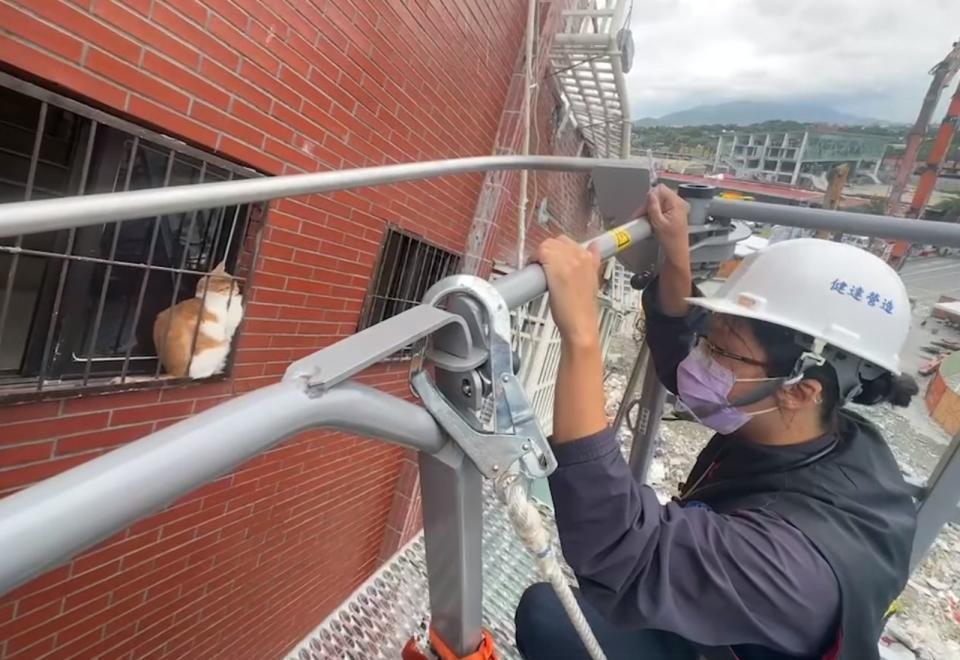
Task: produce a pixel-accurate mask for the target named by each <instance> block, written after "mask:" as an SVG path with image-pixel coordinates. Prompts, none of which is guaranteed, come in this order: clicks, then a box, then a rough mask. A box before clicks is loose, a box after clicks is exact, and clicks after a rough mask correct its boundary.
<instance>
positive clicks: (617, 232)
mask: <svg viewBox="0 0 960 660" xmlns="http://www.w3.org/2000/svg"><path fill="white" fill-rule="evenodd" d="M610 235H611V236H613V240H615V241H616V242H617V250H622V249H623V248H625V247H627V246H628V245H630V243H631V242H632V239H631V238H630V232H628V231H627V230H626V229H614V230H613V231H611V232H610Z"/></svg>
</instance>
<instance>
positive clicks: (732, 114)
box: [634, 101, 877, 127]
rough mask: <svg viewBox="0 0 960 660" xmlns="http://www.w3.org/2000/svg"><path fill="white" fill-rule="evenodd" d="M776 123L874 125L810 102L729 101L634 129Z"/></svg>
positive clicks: (648, 121) (642, 122)
mask: <svg viewBox="0 0 960 660" xmlns="http://www.w3.org/2000/svg"><path fill="white" fill-rule="evenodd" d="M774 119H779V120H783V121H797V122H802V123H805V124H842V125H857V126H862V125H866V124H874V123H877V122H876V120H871V119H867V118H864V117H857V116H856V115H851V114H848V113H845V112H840V111H839V110H835V109H833V108H831V107H829V106H826V105H821V104H818V103H811V102H797V103H783V102H772V101H729V102H726V103H713V104H709V105H698V106H696V107H693V108H688V109H686V110H680V111H678V112H671V113H669V114H666V115H663V116H662V117H645V118H643V119H638V120H636V121H635V122H634V125H636V126H638V127H646V126H705V125H710V124H734V125H739V126H746V125H749V124H758V123H760V122H764V121H770V120H774Z"/></svg>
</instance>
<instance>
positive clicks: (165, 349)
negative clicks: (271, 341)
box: [153, 262, 243, 378]
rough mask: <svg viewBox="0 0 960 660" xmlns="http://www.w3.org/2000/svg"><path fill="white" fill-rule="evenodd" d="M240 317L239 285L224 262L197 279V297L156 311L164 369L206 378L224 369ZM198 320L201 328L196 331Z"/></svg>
mask: <svg viewBox="0 0 960 660" xmlns="http://www.w3.org/2000/svg"><path fill="white" fill-rule="evenodd" d="M204 291H206V296H204ZM241 318H243V296H241V295H240V286H239V285H238V284H237V283H236V282H235V281H234V280H233V279H232V278H231V277H230V274H229V273H227V271H226V270H225V266H224V263H222V262H221V263H220V264H218V265H217V267H216V268H214V269H213V270H212V271H210V274H209V275H207V276H206V277H203V278H201V279H200V281H199V282H197V293H196V297H195V298H190V299H188V300H183V301H181V302H179V303H177V304H176V305H174V306H173V307H169V308H167V309H165V310H163V311H162V312H160V313H159V314H157V318H156V320H155V321H154V322H153V343H154V345H155V346H156V348H157V355H158V356H159V358H160V363H161V364H162V365H163V368H164V370H165V371H166V372H167V373H168V374H170V375H171V376H176V377H177V378H184V377H186V376H189V377H190V378H206V377H208V376H212V375H214V374H218V373H220V372H222V371H223V369H224V367H225V366H226V364H227V356H228V355H229V354H230V342H231V340H232V339H233V335H234V333H235V332H236V331H237V326H238V325H240V319H241ZM198 321H199V322H200V331H199V332H196V328H197V322H198ZM195 333H196V337H197V341H196V346H195V348H194V351H193V359H192V360H191V359H190V347H191V346H192V345H193V337H194V334H195ZM164 335H166V336H164Z"/></svg>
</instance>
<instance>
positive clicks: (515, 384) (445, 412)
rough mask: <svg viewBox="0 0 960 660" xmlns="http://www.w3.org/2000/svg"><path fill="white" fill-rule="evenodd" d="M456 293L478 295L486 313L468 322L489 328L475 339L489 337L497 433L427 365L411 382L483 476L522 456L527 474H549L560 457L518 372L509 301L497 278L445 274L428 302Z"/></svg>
mask: <svg viewBox="0 0 960 660" xmlns="http://www.w3.org/2000/svg"><path fill="white" fill-rule="evenodd" d="M456 294H460V295H463V296H467V297H469V298H470V299H472V300H474V301H475V302H476V303H477V304H478V306H479V308H480V312H481V313H482V314H483V315H484V316H485V318H484V319H482V320H481V322H479V323H473V324H468V325H470V326H471V327H474V329H475V331H477V332H478V333H483V334H485V336H482V337H476V338H475V344H482V343H485V344H486V346H487V350H488V359H487V361H486V366H487V368H489V378H490V382H491V385H492V391H493V394H492V395H493V402H494V430H493V433H488V432H485V431H482V430H480V429H478V428H476V427H475V426H474V425H473V424H471V423H470V421H468V420H467V419H466V418H465V417H464V416H463V415H462V414H461V413H460V412H459V411H458V410H457V409H455V408H454V406H453V405H452V404H451V403H450V401H449V400H448V399H447V397H445V396H444V395H443V394H442V393H441V392H440V390H439V389H438V388H437V387H436V385H435V384H434V383H433V381H432V380H431V379H430V377H429V376H428V375H427V374H426V372H425V371H423V370H422V369H419V368H417V369H416V370H415V371H414V372H413V373H412V374H411V385H412V386H413V389H414V391H415V392H416V393H417V395H418V396H419V397H420V400H421V401H422V402H423V405H424V407H425V408H426V409H427V410H428V411H429V412H430V413H431V414H433V416H434V418H435V419H436V420H437V423H438V424H440V426H441V427H443V429H444V430H445V431H446V432H447V433H448V434H449V435H450V436H451V438H452V439H453V441H454V442H456V443H457V444H458V445H459V446H460V447H461V448H462V449H463V451H464V452H465V453H466V454H467V455H468V456H469V457H470V458H471V459H472V460H473V461H474V463H476V465H477V469H479V470H480V472H481V473H482V474H483V475H484V476H486V477H488V478H493V477H495V476H497V475H498V474H501V473H502V471H503V470H506V469H507V468H508V467H509V466H511V465H512V464H513V463H515V462H516V461H517V460H518V459H520V461H521V469H522V470H523V471H524V473H525V474H526V475H527V476H529V477H530V478H540V477H545V476H547V475H549V474H550V473H552V472H553V470H554V469H556V459H555V458H554V456H553V451H552V450H551V449H550V444H549V443H548V442H547V439H546V437H545V436H544V434H543V431H542V430H541V429H540V426H539V424H538V423H537V419H536V415H535V414H534V412H533V408H532V407H531V406H530V402H529V400H528V399H527V395H526V393H525V392H524V391H523V387H522V386H521V384H520V381H519V380H517V377H516V376H515V375H514V373H513V351H512V349H511V344H510V311H509V308H508V307H507V303H506V301H505V300H504V298H503V296H502V295H501V294H500V293H499V292H498V291H497V289H496V288H495V287H494V286H493V285H492V284H490V283H489V282H487V281H486V280H484V279H481V278H479V277H474V276H471V275H454V276H451V277H448V278H445V279H443V280H441V281H440V282H438V283H437V284H435V285H434V286H433V287H431V288H430V290H429V291H427V293H426V295H425V297H424V302H425V303H426V304H427V305H431V306H433V305H437V304H440V303H441V302H442V301H444V300H446V299H448V298H450V297H451V296H453V295H456ZM463 309H466V308H463ZM443 344H444V346H443V347H442V348H444V349H446V348H447V346H446V344H448V342H443ZM434 348H437V347H436V346H435V347H434ZM440 366H441V367H442V366H443V365H442V364H441V365H440Z"/></svg>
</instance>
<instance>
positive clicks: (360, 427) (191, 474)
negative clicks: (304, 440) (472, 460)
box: [0, 382, 446, 594]
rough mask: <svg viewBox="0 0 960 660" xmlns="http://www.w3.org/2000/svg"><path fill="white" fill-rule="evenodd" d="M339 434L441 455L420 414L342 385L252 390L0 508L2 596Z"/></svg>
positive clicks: (436, 431)
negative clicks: (316, 437)
mask: <svg viewBox="0 0 960 660" xmlns="http://www.w3.org/2000/svg"><path fill="white" fill-rule="evenodd" d="M317 427H325V428H336V429H342V430H345V431H350V432H354V433H360V434H363V435H369V436H373V437H377V438H381V439H383V440H389V441H392V442H396V443H398V444H401V445H404V446H407V447H412V448H413V449H417V450H419V451H422V452H428V453H431V454H432V453H436V452H438V451H440V449H441V448H442V447H443V446H444V445H445V444H446V440H445V436H444V435H443V433H442V431H441V430H440V428H439V427H438V426H437V424H436V422H435V421H434V420H433V417H431V416H430V414H429V413H428V412H427V411H426V410H424V409H423V408H421V407H419V406H417V405H415V404H413V403H410V402H408V401H404V400H403V399H398V398H396V397H392V396H390V395H388V394H384V393H383V392H380V391H379V390H376V389H373V388H370V387H366V386H363V385H356V384H352V383H344V384H342V385H340V386H338V387H336V388H334V389H332V390H330V391H329V392H327V393H325V394H324V395H323V396H320V397H317V398H310V397H308V396H307V395H306V394H305V392H304V391H303V389H302V388H301V387H300V385H299V384H298V383H293V382H283V383H278V384H276V385H271V386H268V387H265V388H262V389H259V390H255V391H253V392H250V393H249V394H246V395H244V396H241V397H238V398H236V399H233V400H231V401H228V402H226V403H223V404H221V405H219V406H217V407H215V408H212V409H210V410H208V411H206V412H203V413H201V414H199V415H196V416H195V417H191V418H190V419H186V420H184V421H182V422H180V423H178V424H174V425H173V426H169V427H167V428H166V429H163V430H162V431H158V432H157V433H153V434H151V435H149V436H147V437H145V438H142V439H141V440H137V441H136V442H132V443H130V444H129V445H126V446H124V447H121V448H120V449H115V450H114V451H111V452H110V453H108V454H104V455H103V456H100V457H99V458H95V459H93V460H92V461H89V462H88V463H84V464H83V465H80V466H78V467H75V468H73V469H71V470H67V471H66V472H62V473H61V474H58V475H57V476H55V477H51V478H50V479H47V480H46V481H42V482H40V483H38V484H36V485H34V486H31V487H30V488H27V489H25V490H22V491H20V492H19V493H16V494H14V495H11V496H10V497H7V498H4V499H3V500H0V548H3V551H2V552H0V594H3V593H6V592H7V591H9V590H10V589H13V588H14V587H16V586H18V585H20V584H22V583H23V582H26V581H27V580H28V579H30V578H31V577H33V576H35V575H37V574H38V573H40V572H42V571H43V570H45V569H48V568H51V567H53V566H56V565H58V564H60V563H62V562H64V561H66V560H67V559H69V558H70V557H73V556H74V555H76V554H77V553H79V552H81V551H82V550H84V549H85V548H88V547H89V546H91V545H93V544H95V543H97V542H98V541H100V540H102V539H104V538H106V537H108V536H110V535H111V534H113V533H115V532H117V531H118V530H120V529H123V528H124V527H126V526H127V525H129V524H131V523H133V522H134V521H136V520H138V519H140V518H142V517H143V516H145V515H147V514H149V513H151V512H153V511H156V510H157V509H160V508H161V507H163V506H166V505H167V504H169V503H170V502H173V501H174V500H176V499H177V498H179V497H182V496H183V495H184V494H186V493H189V492H190V491H191V490H193V489H195V488H197V487H199V486H201V485H203V484H205V483H206V482H208V481H210V480H212V479H214V478H216V477H218V476H220V475H222V474H225V473H226V472H228V471H229V470H231V469H232V468H234V467H235V466H237V465H238V464H240V463H242V462H243V461H245V460H247V459H248V458H251V457H253V456H256V455H257V454H259V453H260V452H263V451H265V450H266V449H269V448H270V447H272V446H273V445H275V444H277V443H279V442H280V441H281V440H283V439H284V438H287V437H289V436H291V435H294V434H295V433H297V432H299V431H303V430H306V429H310V428H317Z"/></svg>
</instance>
